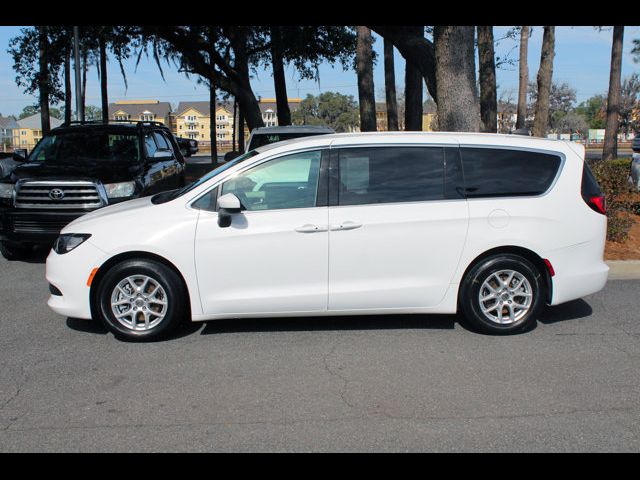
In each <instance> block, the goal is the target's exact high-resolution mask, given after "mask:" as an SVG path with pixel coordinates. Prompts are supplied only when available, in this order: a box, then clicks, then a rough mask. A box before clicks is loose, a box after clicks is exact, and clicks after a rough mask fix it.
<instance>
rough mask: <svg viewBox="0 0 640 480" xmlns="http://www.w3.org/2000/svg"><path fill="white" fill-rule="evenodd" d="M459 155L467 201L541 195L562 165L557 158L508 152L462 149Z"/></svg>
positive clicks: (538, 153)
mask: <svg viewBox="0 0 640 480" xmlns="http://www.w3.org/2000/svg"><path fill="white" fill-rule="evenodd" d="M460 153H461V156H462V168H463V174H464V183H465V194H466V196H467V197H468V198H474V197H502V196H533V195H540V194H542V193H544V192H546V191H547V190H548V189H549V187H550V186H551V184H552V183H553V180H554V179H555V178H556V175H557V173H558V169H559V168H560V163H561V159H560V156H559V155H556V154H551V153H541V152H531V151H525V150H514V149H506V148H470V147H463V148H461V149H460Z"/></svg>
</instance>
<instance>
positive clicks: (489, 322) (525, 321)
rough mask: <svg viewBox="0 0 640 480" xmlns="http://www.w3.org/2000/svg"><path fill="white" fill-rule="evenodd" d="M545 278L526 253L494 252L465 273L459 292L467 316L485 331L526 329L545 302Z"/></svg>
mask: <svg viewBox="0 0 640 480" xmlns="http://www.w3.org/2000/svg"><path fill="white" fill-rule="evenodd" d="M544 288H545V286H544V280H543V278H542V276H541V274H540V272H539V271H538V269H537V268H536V267H535V265H533V264H532V263H531V262H530V261H529V260H527V259H526V258H524V257H520V256H518V255H512V254H502V255H495V256H492V257H489V258H486V259H483V260H482V261H480V262H478V264H476V265H475V266H474V267H473V268H472V269H471V270H470V271H469V272H468V273H467V275H466V277H465V279H464V281H463V285H462V289H461V296H460V306H461V307H462V312H463V314H464V317H465V318H466V319H467V320H468V321H469V323H471V324H472V326H474V327H476V328H477V329H478V330H481V331H483V332H485V333H492V334H508V333H515V332H518V331H522V330H526V329H527V328H529V327H531V326H532V325H533V324H534V323H535V322H536V319H537V316H538V315H539V313H540V311H541V309H542V308H543V306H544V298H545V296H544Z"/></svg>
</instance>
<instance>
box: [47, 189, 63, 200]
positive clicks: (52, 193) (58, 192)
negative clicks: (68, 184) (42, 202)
mask: <svg viewBox="0 0 640 480" xmlns="http://www.w3.org/2000/svg"><path fill="white" fill-rule="evenodd" d="M49 198H50V199H51V200H62V199H63V198H64V191H63V190H62V189H61V188H52V189H51V190H49Z"/></svg>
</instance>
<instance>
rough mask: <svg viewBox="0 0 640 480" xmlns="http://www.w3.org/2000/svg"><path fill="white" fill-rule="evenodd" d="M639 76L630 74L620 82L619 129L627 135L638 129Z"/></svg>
mask: <svg viewBox="0 0 640 480" xmlns="http://www.w3.org/2000/svg"><path fill="white" fill-rule="evenodd" d="M639 101H640V75H639V74H638V73H634V74H632V75H631V76H630V77H627V78H625V80H624V81H623V82H622V90H621V101H620V129H621V130H622V131H623V132H624V133H625V135H628V134H629V133H631V132H637V131H638V130H639V129H640V118H639V117H638V115H637V113H638V112H639V111H640V103H639Z"/></svg>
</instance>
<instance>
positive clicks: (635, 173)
mask: <svg viewBox="0 0 640 480" xmlns="http://www.w3.org/2000/svg"><path fill="white" fill-rule="evenodd" d="M631 148H632V149H633V159H632V160H631V183H632V184H633V187H634V188H635V189H636V190H637V191H638V192H640V135H636V136H635V137H634V139H633V143H632V144H631Z"/></svg>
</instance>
